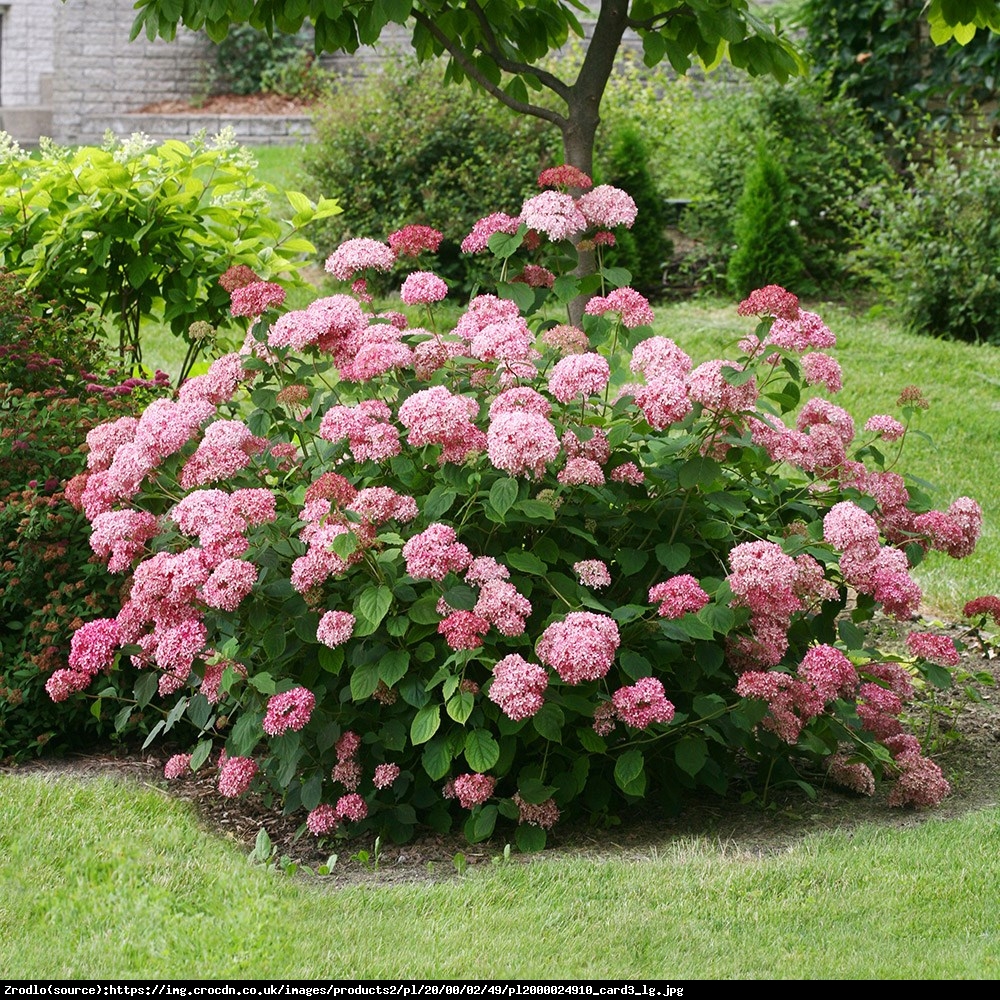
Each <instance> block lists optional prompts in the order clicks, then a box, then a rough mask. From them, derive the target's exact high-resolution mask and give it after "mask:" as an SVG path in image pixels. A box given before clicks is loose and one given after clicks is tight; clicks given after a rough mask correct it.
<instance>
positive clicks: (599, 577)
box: [573, 559, 611, 590]
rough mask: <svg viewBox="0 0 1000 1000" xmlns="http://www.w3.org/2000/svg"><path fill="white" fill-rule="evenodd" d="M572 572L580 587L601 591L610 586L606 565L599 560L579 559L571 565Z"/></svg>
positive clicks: (609, 576) (609, 574)
mask: <svg viewBox="0 0 1000 1000" xmlns="http://www.w3.org/2000/svg"><path fill="white" fill-rule="evenodd" d="M573 572H574V573H576V578H577V580H578V581H579V582H580V586H581V587H590V588H592V589H593V590H601V589H602V588H603V587H610V586H611V573H610V572H609V570H608V567H607V564H606V563H604V562H603V561H602V560H600V559H581V560H580V561H579V562H575V563H573Z"/></svg>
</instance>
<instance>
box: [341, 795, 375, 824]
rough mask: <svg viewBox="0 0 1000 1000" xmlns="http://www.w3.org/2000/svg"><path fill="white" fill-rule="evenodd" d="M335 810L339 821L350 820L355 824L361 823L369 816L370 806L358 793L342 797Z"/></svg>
mask: <svg viewBox="0 0 1000 1000" xmlns="http://www.w3.org/2000/svg"><path fill="white" fill-rule="evenodd" d="M334 808H335V811H336V813H337V819H349V820H351V822H353V823H360V822H361V820H363V819H364V818H365V817H366V816H367V815H368V804H367V803H366V802H365V800H364V799H363V798H362V797H361V796H360V795H358V793H357V792H350V793H348V794H347V795H341V797H340V798H339V799H337V805H336V806H335V807H334Z"/></svg>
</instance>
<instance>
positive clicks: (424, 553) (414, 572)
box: [403, 524, 472, 580]
mask: <svg viewBox="0 0 1000 1000" xmlns="http://www.w3.org/2000/svg"><path fill="white" fill-rule="evenodd" d="M403 558H404V559H405V560H406V572H407V573H408V574H409V575H410V576H411V577H413V578H414V579H415V580H443V579H444V578H445V577H446V576H447V575H448V574H449V573H460V572H461V571H462V570H464V569H466V568H468V566H469V564H470V563H471V562H472V553H471V552H469V550H468V549H467V548H466V547H465V546H464V545H463V544H462V543H461V542H459V541H458V538H457V535H456V534H455V529H454V528H453V527H451V525H448V524H432V525H430V527H428V528H427V529H426V530H424V531H422V532H420V534H418V535H414V536H413V537H412V538H411V539H410V540H409V541H408V542H407V543H406V544H405V545H404V546H403Z"/></svg>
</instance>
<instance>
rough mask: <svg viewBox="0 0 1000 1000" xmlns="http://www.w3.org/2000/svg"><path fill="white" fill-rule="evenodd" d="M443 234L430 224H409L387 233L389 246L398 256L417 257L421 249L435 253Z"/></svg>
mask: <svg viewBox="0 0 1000 1000" xmlns="http://www.w3.org/2000/svg"><path fill="white" fill-rule="evenodd" d="M443 239H444V234H443V233H441V232H439V231H438V230H437V229H432V228H431V227H430V226H417V225H409V226H403V228H402V229H397V230H396V231H395V232H394V233H389V248H390V249H391V250H392V252H393V253H394V254H396V255H397V256H398V257H419V256H420V254H421V253H423V251H425V250H428V251H430V252H431V253H437V250H438V247H439V246H441V241H442V240H443Z"/></svg>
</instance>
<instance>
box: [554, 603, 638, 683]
mask: <svg viewBox="0 0 1000 1000" xmlns="http://www.w3.org/2000/svg"><path fill="white" fill-rule="evenodd" d="M620 643H621V636H620V635H619V632H618V624H617V622H615V620H614V619H613V618H610V617H608V616H607V615H599V614H594V613H593V612H590V611H571V612H570V613H569V614H568V615H567V616H566V617H565V618H564V619H563V620H562V621H561V622H553V623H552V624H551V625H549V626H548V628H546V629H545V631H544V632H543V633H542V636H541V638H540V639H539V640H538V645H537V647H536V649H535V652H536V655H537V656H538V659H539V660H541V661H542V663H544V664H546V665H547V666H550V667H552V668H553V669H554V670H555V672H556V673H557V674H558V675H559V677H560V678H561V679H562V680H563V681H565V683H567V684H579V683H580V682H581V681H592V680H599V679H600V678H601V677H603V676H604V675H605V674H606V673H607V672H608V671H609V670H610V669H611V664H612V663H613V662H614V659H615V652H616V651H617V649H618V646H619V644H620Z"/></svg>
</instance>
